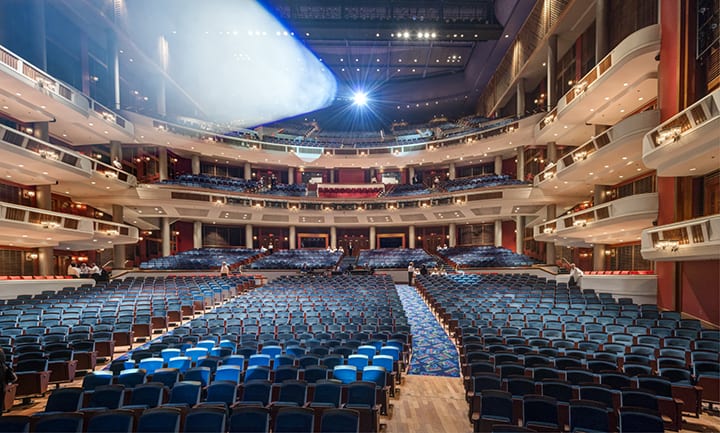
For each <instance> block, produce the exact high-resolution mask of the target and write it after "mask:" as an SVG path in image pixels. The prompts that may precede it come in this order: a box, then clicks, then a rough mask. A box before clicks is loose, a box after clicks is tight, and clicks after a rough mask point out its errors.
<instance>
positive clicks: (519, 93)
mask: <svg viewBox="0 0 720 433" xmlns="http://www.w3.org/2000/svg"><path fill="white" fill-rule="evenodd" d="M515 99H516V103H515V116H517V117H522V116H524V115H525V78H522V77H521V78H519V79H518V80H517V83H515Z"/></svg>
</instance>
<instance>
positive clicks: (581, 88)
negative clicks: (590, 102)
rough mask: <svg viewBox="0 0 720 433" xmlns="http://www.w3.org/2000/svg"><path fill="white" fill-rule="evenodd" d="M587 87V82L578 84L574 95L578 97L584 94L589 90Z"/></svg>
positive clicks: (574, 89) (575, 86)
mask: <svg viewBox="0 0 720 433" xmlns="http://www.w3.org/2000/svg"><path fill="white" fill-rule="evenodd" d="M587 86H588V83H586V82H585V81H581V82H579V83H576V84H575V85H574V86H573V93H574V94H575V96H578V95H580V94H582V93H583V92H584V91H585V89H587Z"/></svg>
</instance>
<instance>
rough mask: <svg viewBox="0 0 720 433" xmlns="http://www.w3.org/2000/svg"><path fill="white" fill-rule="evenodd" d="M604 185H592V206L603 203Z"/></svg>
mask: <svg viewBox="0 0 720 433" xmlns="http://www.w3.org/2000/svg"><path fill="white" fill-rule="evenodd" d="M605 188H606V186H605V185H594V186H593V206H597V205H600V204H603V202H604V201H605V197H604V195H605Z"/></svg>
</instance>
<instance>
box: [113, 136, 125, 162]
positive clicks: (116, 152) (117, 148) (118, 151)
mask: <svg viewBox="0 0 720 433" xmlns="http://www.w3.org/2000/svg"><path fill="white" fill-rule="evenodd" d="M116 159H117V160H118V161H122V160H123V154H122V144H120V142H119V141H115V140H113V141H111V142H110V161H115V160H116Z"/></svg>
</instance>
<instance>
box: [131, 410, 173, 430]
mask: <svg viewBox="0 0 720 433" xmlns="http://www.w3.org/2000/svg"><path fill="white" fill-rule="evenodd" d="M181 417H182V411H181V410H180V408H176V407H156V408H153V409H148V410H146V411H144V412H143V413H142V415H140V418H139V419H138V424H137V429H136V431H137V433H179V432H180V419H181Z"/></svg>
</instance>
